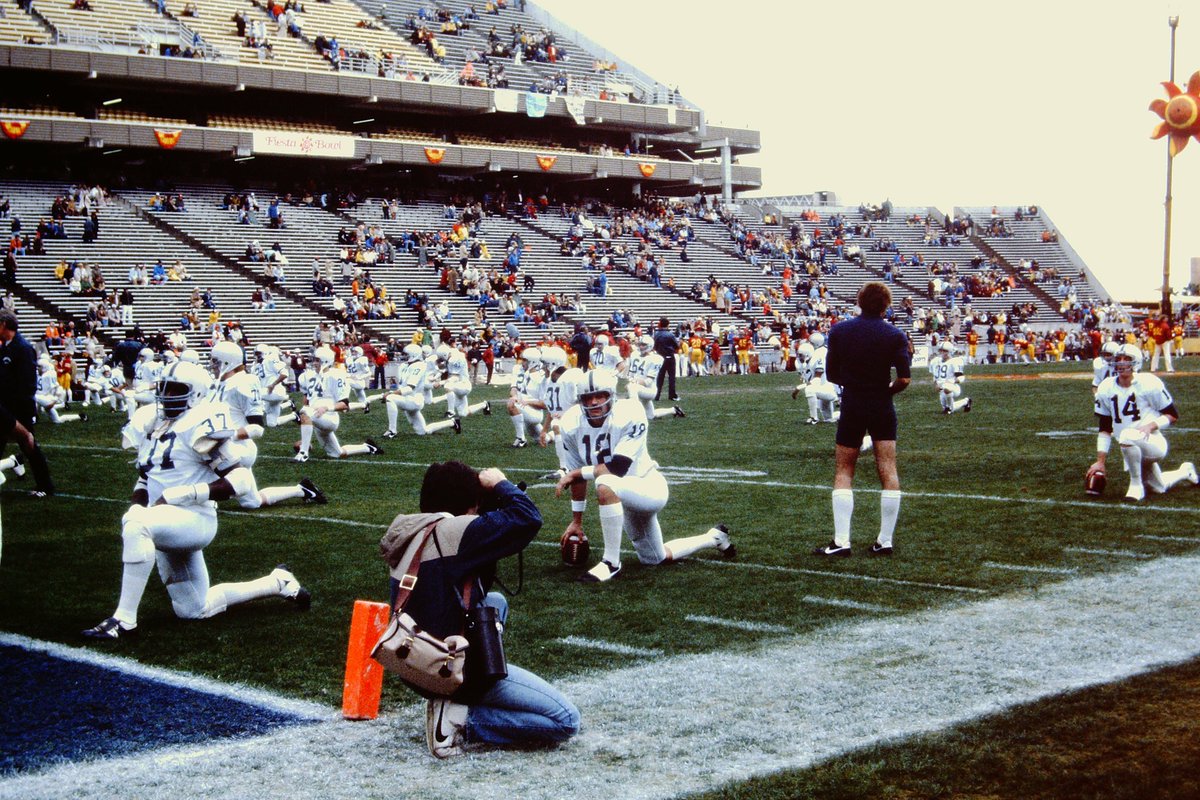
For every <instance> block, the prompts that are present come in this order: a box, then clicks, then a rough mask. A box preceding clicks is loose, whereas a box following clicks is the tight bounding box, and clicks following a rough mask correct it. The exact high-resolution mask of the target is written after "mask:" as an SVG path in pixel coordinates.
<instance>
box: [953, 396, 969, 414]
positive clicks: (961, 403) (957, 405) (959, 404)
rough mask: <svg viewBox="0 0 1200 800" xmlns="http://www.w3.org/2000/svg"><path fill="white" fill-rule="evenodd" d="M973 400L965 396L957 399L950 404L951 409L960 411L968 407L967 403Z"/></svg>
mask: <svg viewBox="0 0 1200 800" xmlns="http://www.w3.org/2000/svg"><path fill="white" fill-rule="evenodd" d="M969 402H971V398H969V397H964V398H963V399H962V400H955V401H954V403H953V404H952V405H951V406H950V410H951V411H959V410H961V409H964V408H966V407H967V403H969Z"/></svg>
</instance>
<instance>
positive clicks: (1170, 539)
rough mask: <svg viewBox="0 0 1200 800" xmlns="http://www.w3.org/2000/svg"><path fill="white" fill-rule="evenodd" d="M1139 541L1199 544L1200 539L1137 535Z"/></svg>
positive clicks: (1149, 534)
mask: <svg viewBox="0 0 1200 800" xmlns="http://www.w3.org/2000/svg"><path fill="white" fill-rule="evenodd" d="M1137 538H1139V539H1150V540H1152V541H1155V542H1185V543H1186V544H1200V539H1197V538H1196V537H1194V536H1155V535H1154V534H1152V533H1139V534H1138V535H1137Z"/></svg>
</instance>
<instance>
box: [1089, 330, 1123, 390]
mask: <svg viewBox="0 0 1200 800" xmlns="http://www.w3.org/2000/svg"><path fill="white" fill-rule="evenodd" d="M1120 349H1121V345H1119V344H1117V343H1116V342H1114V341H1107V342H1105V343H1104V344H1103V346H1101V348H1100V355H1098V356H1096V357H1095V358H1093V359H1092V394H1095V393H1096V389H1098V388H1099V387H1100V384H1102V383H1104V379H1105V378H1113V377H1116V374H1117V372H1116V370H1115V369H1113V357H1114V356H1116V354H1117V351H1118V350H1120Z"/></svg>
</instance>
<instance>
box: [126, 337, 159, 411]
mask: <svg viewBox="0 0 1200 800" xmlns="http://www.w3.org/2000/svg"><path fill="white" fill-rule="evenodd" d="M161 371H162V365H161V364H159V363H158V362H157V361H155V360H154V351H153V350H151V349H150V348H149V347H143V348H142V350H141V352H140V353H138V360H137V363H136V364H134V365H133V386H132V387H131V388H130V390H129V391H127V392H125V412H126V413H127V414H128V415H129V420H130V421H131V422H132V421H133V414H134V412H135V411H137V410H138V408H140V407H142V406H149V405H153V404H154V397H155V391H156V389H155V387H157V386H158V374H159V372H161Z"/></svg>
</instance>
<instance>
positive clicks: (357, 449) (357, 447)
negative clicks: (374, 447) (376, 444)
mask: <svg viewBox="0 0 1200 800" xmlns="http://www.w3.org/2000/svg"><path fill="white" fill-rule="evenodd" d="M369 452H371V448H369V447H367V446H366V445H365V444H344V445H342V456H365V455H366V454H367V453H369Z"/></svg>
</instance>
